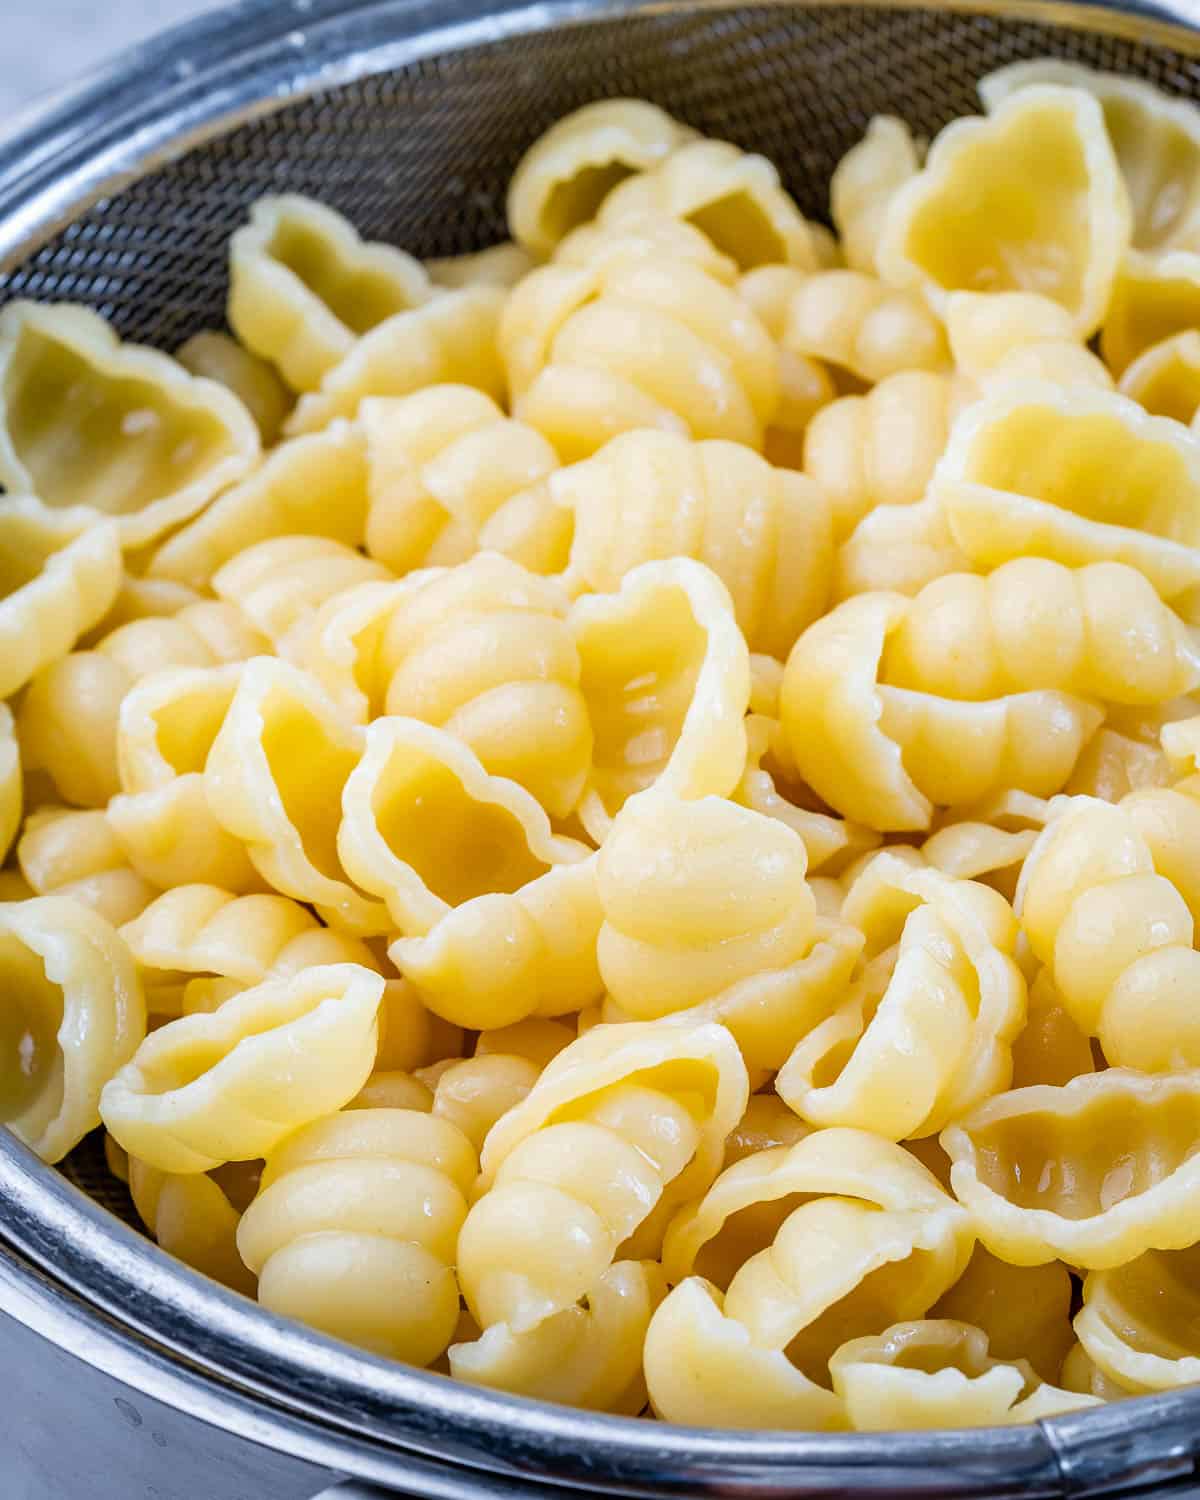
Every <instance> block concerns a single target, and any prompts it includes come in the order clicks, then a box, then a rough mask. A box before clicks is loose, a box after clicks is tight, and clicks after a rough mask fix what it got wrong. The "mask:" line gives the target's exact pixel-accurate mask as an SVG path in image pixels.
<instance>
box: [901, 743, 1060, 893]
mask: <svg viewBox="0 0 1200 1500" xmlns="http://www.w3.org/2000/svg"><path fill="white" fill-rule="evenodd" d="M1085 753H1086V752H1085ZM1057 807H1058V804H1057V803H1056V802H1055V801H1054V800H1053V799H1051V800H1049V801H1046V800H1045V799H1043V798H1041V797H1031V796H1029V795H1028V793H1025V792H1002V793H1000V795H999V796H997V797H992V798H990V799H988V800H987V801H985V802H983V803H981V804H980V805H979V806H978V807H973V808H964V809H963V810H962V812H961V814H960V815H955V814H950V815H947V817H946V818H945V819H943V820H941V826H940V827H939V828H938V829H937V830H936V832H934V833H931V834H930V835H929V837H928V838H927V839H926V840H925V842H924V843H923V844H922V845H921V850H920V853H921V858H922V859H923V860H925V862H926V863H927V864H931V865H932V866H933V867H934V869H935V870H940V871H941V872H942V874H943V875H953V876H954V877H955V878H956V879H958V880H982V881H984V882H985V883H986V884H988V885H991V886H993V887H994V888H995V889H996V890H998V891H999V892H1000V894H1001V895H1002V896H1003V897H1004V898H1005V899H1006V900H1011V899H1012V897H1013V894H1014V892H1015V889H1016V882H1017V877H1018V876H1019V875H1020V872H1021V866H1022V865H1023V863H1024V861H1025V856H1026V855H1027V854H1028V853H1029V851H1030V850H1031V849H1032V848H1033V846H1034V844H1035V843H1036V842H1037V836H1038V834H1039V833H1040V832H1041V830H1042V829H1043V828H1044V827H1045V826H1046V823H1047V822H1048V821H1049V819H1050V818H1051V817H1052V816H1054V813H1055V811H1056V810H1057Z"/></svg>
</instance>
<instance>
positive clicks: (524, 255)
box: [425, 240, 537, 291]
mask: <svg viewBox="0 0 1200 1500" xmlns="http://www.w3.org/2000/svg"><path fill="white" fill-rule="evenodd" d="M535 265H537V261H536V260H535V259H534V258H533V256H532V255H530V253H529V251H528V250H523V249H522V248H521V246H520V245H514V244H513V243H512V241H511V240H503V241H501V243H500V244H498V245H489V246H488V248H487V249H486V250H473V251H471V252H470V253H468V254H466V255H446V256H441V257H439V258H438V259H436V260H427V261H426V262H425V270H426V271H427V272H428V273H429V278H430V280H431V281H432V282H433V284H434V285H435V286H445V287H462V286H498V287H501V288H503V290H504V291H511V290H512V288H513V287H514V286H516V284H517V282H518V281H520V279H521V277H522V276H525V275H526V274H528V272H530V271H532V270H533V268H534V266H535Z"/></svg>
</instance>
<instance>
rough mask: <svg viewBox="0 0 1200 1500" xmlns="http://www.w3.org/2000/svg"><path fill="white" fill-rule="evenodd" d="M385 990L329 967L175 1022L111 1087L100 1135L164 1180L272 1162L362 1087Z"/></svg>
mask: <svg viewBox="0 0 1200 1500" xmlns="http://www.w3.org/2000/svg"><path fill="white" fill-rule="evenodd" d="M383 986H384V981H383V978H382V976H381V975H379V974H375V973H373V972H372V971H371V970H370V969H364V968H362V967H360V966H359V965H357V964H330V965H326V966H322V967H318V968H312V969H307V970H305V971H304V972H303V973H300V974H296V975H293V976H292V977H291V978H288V979H269V980H266V981H265V982H264V983H262V984H259V985H255V986H254V987H253V988H252V989H248V990H244V991H242V993H241V994H239V995H234V996H232V997H231V998H230V999H229V1000H227V1001H226V1002H225V1004H224V1005H222V1006H220V1007H219V1009H217V1010H215V1011H213V1012H211V1013H204V1012H201V1013H197V1014H195V1015H190V1016H181V1017H180V1018H179V1019H178V1020H176V1021H170V1022H168V1024H167V1025H166V1026H163V1027H161V1028H160V1029H159V1030H158V1031H155V1032H153V1033H151V1035H150V1036H148V1037H147V1038H146V1040H145V1041H144V1042H143V1043H142V1044H141V1046H140V1047H139V1048H138V1049H137V1052H136V1053H135V1054H134V1056H133V1059H132V1061H130V1062H129V1063H127V1064H126V1066H125V1067H123V1068H121V1069H120V1071H119V1072H117V1073H115V1075H114V1076H112V1077H111V1078H110V1080H109V1082H108V1083H107V1084H106V1085H105V1087H104V1091H103V1094H102V1095H101V1099H100V1113H101V1116H102V1117H103V1120H104V1123H105V1125H107V1126H108V1129H109V1132H110V1133H111V1134H112V1135H113V1136H114V1137H115V1138H116V1139H117V1141H118V1142H119V1143H120V1144H121V1145H122V1146H123V1147H124V1148H125V1150H126V1151H128V1152H129V1154H130V1155H131V1156H136V1157H138V1158H139V1159H140V1160H142V1161H144V1162H146V1163H147V1164H148V1165H150V1166H152V1167H158V1168H159V1169H160V1170H161V1171H164V1172H183V1173H189V1172H207V1171H209V1170H210V1169H211V1168H213V1167H216V1166H219V1165H220V1164H221V1163H222V1162H226V1161H251V1160H253V1159H254V1158H255V1157H259V1156H267V1155H268V1154H269V1153H270V1152H272V1151H273V1150H274V1149H275V1148H276V1146H278V1145H279V1143H280V1141H282V1140H283V1139H284V1137H285V1136H287V1135H288V1134H289V1133H290V1132H291V1131H293V1130H296V1129H298V1128H299V1127H300V1126H302V1125H307V1124H308V1123H309V1122H310V1121H311V1120H315V1119H318V1118H319V1117H320V1116H321V1115H324V1114H328V1113H330V1112H331V1111H332V1110H336V1109H340V1108H341V1107H342V1105H343V1104H345V1103H346V1102H347V1100H349V1099H351V1098H353V1097H354V1095H355V1094H356V1093H357V1092H358V1090H359V1089H360V1088H361V1087H362V1085H363V1084H364V1083H365V1082H366V1080H367V1078H368V1076H369V1075H370V1072H371V1068H372V1065H373V1064H374V1061H375V1052H376V1048H377V1045H378V1039H379V1036H378V1022H377V1015H378V1011H379V1004H380V1000H381V999H382V996H383ZM110 1071H111V1070H110Z"/></svg>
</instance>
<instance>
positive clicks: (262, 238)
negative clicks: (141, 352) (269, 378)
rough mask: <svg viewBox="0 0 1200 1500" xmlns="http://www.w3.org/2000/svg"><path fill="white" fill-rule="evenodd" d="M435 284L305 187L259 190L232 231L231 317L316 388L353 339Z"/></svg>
mask: <svg viewBox="0 0 1200 1500" xmlns="http://www.w3.org/2000/svg"><path fill="white" fill-rule="evenodd" d="M430 294H431V288H430V285H429V279H428V277H427V276H426V274H425V271H424V269H423V267H422V266H421V264H420V262H419V261H415V260H413V258H412V257H411V256H410V255H405V254H404V252H403V251H402V250H396V249H393V248H392V246H391V245H381V244H375V243H370V242H364V241H363V240H362V239H361V238H360V237H359V235H358V233H357V231H356V230H355V229H354V227H353V226H352V225H351V224H349V223H347V222H346V220H345V219H343V218H342V216H341V215H340V214H338V213H335V212H334V210H333V209H331V208H327V207H326V206H325V205H324V204H322V203H317V202H316V201H315V200H314V199H312V198H304V197H301V196H300V195H299V194H295V193H289V194H285V195H283V196H281V197H277V198H260V199H259V200H258V201H257V202H256V203H255V204H254V205H253V206H252V208H251V210H250V222H249V223H248V224H246V225H245V226H243V228H241V229H239V230H238V231H237V232H236V233H235V234H234V235H233V236H232V238H231V239H230V241H229V306H228V316H229V326H230V327H231V328H232V329H233V331H234V333H236V334H237V336H238V338H239V339H240V340H241V341H242V343H243V344H245V345H246V347H247V348H248V349H250V350H251V351H252V352H253V353H255V354H259V355H261V356H262V357H263V358H264V359H268V360H270V361H271V362H272V363H273V364H274V365H275V366H276V367H277V368H278V370H279V372H280V374H281V375H282V376H283V378H284V379H285V380H286V381H287V383H288V384H289V385H290V386H291V387H292V389H293V390H297V391H311V390H315V389H316V388H317V387H318V386H319V385H320V384H321V380H322V377H323V376H324V375H325V374H326V373H327V372H328V371H329V370H330V369H331V368H332V367H333V366H334V365H336V364H337V363H338V361H339V360H341V359H342V358H343V357H344V356H345V355H347V354H348V353H350V351H351V350H352V349H353V347H354V344H355V341H356V340H357V339H359V338H361V337H362V335H363V334H366V333H369V332H370V331H371V329H372V328H375V327H377V326H378V325H379V324H380V323H382V322H384V321H385V320H386V319H388V318H390V317H393V316H394V315H395V314H396V313H400V312H404V311H406V310H407V309H409V308H413V307H419V306H420V305H421V304H422V303H423V302H426V301H427V300H428V299H429V296H430Z"/></svg>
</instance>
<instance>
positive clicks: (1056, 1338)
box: [930, 1245, 1075, 1381]
mask: <svg viewBox="0 0 1200 1500" xmlns="http://www.w3.org/2000/svg"><path fill="white" fill-rule="evenodd" d="M1072 1296H1073V1289H1072V1286H1071V1277H1070V1273H1069V1272H1068V1271H1067V1268H1066V1266H1064V1265H1063V1264H1062V1263H1061V1261H1048V1262H1047V1263H1046V1264H1045V1265H1041V1266H1010V1265H1009V1264H1008V1263H1007V1262H1006V1261H1002V1260H998V1259H997V1258H996V1256H994V1255H993V1254H992V1253H991V1251H990V1250H988V1249H986V1248H985V1247H984V1246H983V1245H976V1246H975V1250H974V1253H973V1254H972V1256H971V1259H970V1262H969V1264H968V1265H967V1269H966V1270H965V1271H964V1272H963V1274H962V1275H961V1276H960V1277H959V1279H958V1280H957V1281H956V1282H955V1283H954V1285H953V1286H952V1287H951V1288H950V1290H949V1291H948V1292H947V1293H946V1294H945V1295H944V1296H943V1297H941V1298H940V1299H939V1301H938V1302H936V1303H935V1304H934V1306H933V1307H932V1308H931V1310H930V1317H932V1318H954V1319H957V1320H958V1321H960V1322H963V1323H967V1322H970V1323H974V1324H975V1325H976V1326H977V1327H978V1328H980V1329H981V1330H982V1331H983V1333H984V1334H985V1335H986V1337H987V1341H988V1345H989V1347H990V1350H991V1353H992V1354H993V1355H994V1356H995V1357H996V1358H997V1359H1008V1360H1018V1359H1019V1360H1025V1359H1027V1360H1028V1361H1029V1363H1030V1364H1031V1365H1032V1366H1033V1368H1034V1370H1036V1371H1037V1373H1038V1375H1040V1376H1041V1378H1042V1379H1043V1380H1046V1381H1056V1380H1057V1379H1058V1375H1059V1371H1060V1370H1061V1369H1062V1365H1063V1361H1064V1360H1065V1359H1066V1357H1067V1353H1068V1351H1069V1350H1070V1348H1071V1346H1072V1344H1073V1343H1074V1341H1075V1336H1074V1333H1073V1331H1072V1328H1071V1301H1072Z"/></svg>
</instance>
